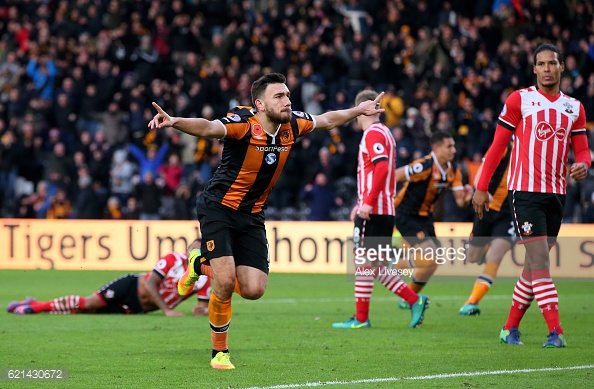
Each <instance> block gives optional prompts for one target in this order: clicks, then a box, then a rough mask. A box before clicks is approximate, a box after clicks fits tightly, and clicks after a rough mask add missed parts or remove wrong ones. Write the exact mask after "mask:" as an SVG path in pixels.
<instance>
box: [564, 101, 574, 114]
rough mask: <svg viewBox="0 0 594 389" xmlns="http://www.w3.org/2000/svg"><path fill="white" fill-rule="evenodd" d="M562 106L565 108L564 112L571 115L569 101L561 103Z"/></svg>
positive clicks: (571, 110) (571, 109)
mask: <svg viewBox="0 0 594 389" xmlns="http://www.w3.org/2000/svg"><path fill="white" fill-rule="evenodd" d="M563 106H564V107H565V112H567V113H573V106H572V105H571V103H570V102H569V101H567V102H565V103H563Z"/></svg>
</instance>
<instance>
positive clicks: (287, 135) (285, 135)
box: [281, 130, 289, 142]
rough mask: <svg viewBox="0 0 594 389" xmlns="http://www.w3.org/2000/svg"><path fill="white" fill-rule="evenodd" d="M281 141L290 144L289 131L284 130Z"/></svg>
mask: <svg viewBox="0 0 594 389" xmlns="http://www.w3.org/2000/svg"><path fill="white" fill-rule="evenodd" d="M281 139H282V140H283V142H288V141H289V130H284V131H283V132H282V133H281Z"/></svg>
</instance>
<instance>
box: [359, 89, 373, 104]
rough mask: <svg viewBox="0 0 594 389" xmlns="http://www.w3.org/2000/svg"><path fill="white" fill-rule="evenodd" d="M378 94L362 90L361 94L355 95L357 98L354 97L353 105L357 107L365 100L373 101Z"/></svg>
mask: <svg viewBox="0 0 594 389" xmlns="http://www.w3.org/2000/svg"><path fill="white" fill-rule="evenodd" d="M377 95H378V93H377V92H376V91H374V90H369V89H365V90H362V91H361V92H359V93H357V96H355V105H359V104H361V103H362V102H364V101H367V100H372V101H373V100H375V98H376V97H377Z"/></svg>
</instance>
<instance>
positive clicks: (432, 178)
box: [394, 153, 464, 216]
mask: <svg viewBox="0 0 594 389" xmlns="http://www.w3.org/2000/svg"><path fill="white" fill-rule="evenodd" d="M448 165H449V166H448V169H447V170H446V171H444V170H443V169H442V168H441V166H440V165H439V163H438V162H437V159H436V158H435V155H434V154H433V153H431V154H428V155H426V156H425V157H423V158H419V159H417V160H415V161H413V162H411V163H410V164H408V165H406V167H405V173H406V183H405V184H404V186H403V187H402V189H400V191H399V192H398V194H397V195H396V198H395V199H394V205H395V206H396V214H397V215H398V213H399V212H400V213H404V214H409V215H419V216H429V214H430V213H431V212H433V205H434V204H435V202H436V201H437V199H438V198H439V196H440V195H441V193H442V192H443V191H444V190H445V189H447V188H449V187H451V188H452V190H461V189H464V186H463V184H462V173H461V172H460V168H458V167H457V166H456V164H454V163H449V164H448Z"/></svg>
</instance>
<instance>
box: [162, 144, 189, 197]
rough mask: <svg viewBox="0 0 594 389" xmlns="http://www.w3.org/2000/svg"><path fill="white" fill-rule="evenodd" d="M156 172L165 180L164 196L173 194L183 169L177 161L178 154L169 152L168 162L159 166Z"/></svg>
mask: <svg viewBox="0 0 594 389" xmlns="http://www.w3.org/2000/svg"><path fill="white" fill-rule="evenodd" d="M158 174H159V176H160V177H161V178H162V179H163V180H164V181H165V186H164V187H163V194H164V195H165V196H173V195H174V194H175V191H176V190H177V187H178V186H179V183H180V181H181V178H182V175H183V169H182V167H181V165H180V163H179V156H178V155H177V154H171V155H170V156H169V159H168V163H167V164H166V165H163V166H161V167H160V168H159V170H158Z"/></svg>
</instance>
